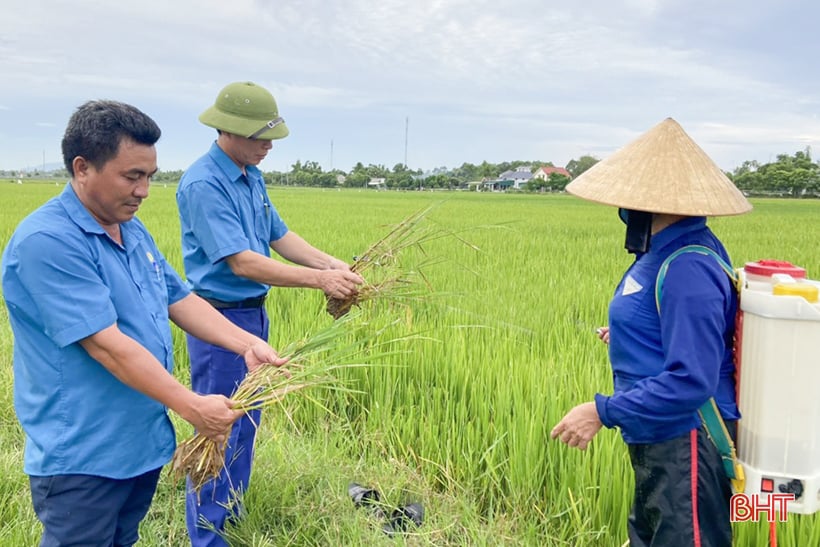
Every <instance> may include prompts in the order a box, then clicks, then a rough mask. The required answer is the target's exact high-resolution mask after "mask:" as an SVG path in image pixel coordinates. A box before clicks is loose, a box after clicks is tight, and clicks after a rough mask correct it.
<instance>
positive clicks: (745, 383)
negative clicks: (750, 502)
mask: <svg viewBox="0 0 820 547" xmlns="http://www.w3.org/2000/svg"><path fill="white" fill-rule="evenodd" d="M741 279H742V282H743V286H742V289H741V293H740V309H741V310H742V314H741V315H742V318H741V321H742V323H741V324H740V325H739V326H740V328H739V334H740V340H738V345H739V348H740V355H739V361H740V364H739V385H738V404H739V406H740V412H741V416H742V417H741V419H740V422H739V424H738V443H737V452H738V458H739V460H740V462H741V463H742V464H743V467H744V470H745V473H746V491H745V493H746V494H767V493H793V494H794V495H795V500H794V501H791V502H789V504H788V510H789V512H792V513H801V514H811V513H814V512H816V511H818V509H820V302H819V301H818V290H819V289H820V282H818V281H813V280H811V279H807V278H806V272H805V270H803V269H802V268H799V267H795V266H792V265H791V264H789V263H787V262H776V261H768V260H762V261H759V262H751V263H747V264H746V265H745V267H744V268H743V270H741Z"/></svg>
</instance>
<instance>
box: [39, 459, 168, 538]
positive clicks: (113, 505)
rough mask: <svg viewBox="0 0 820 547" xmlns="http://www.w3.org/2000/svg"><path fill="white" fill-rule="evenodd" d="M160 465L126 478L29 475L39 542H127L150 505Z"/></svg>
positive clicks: (137, 529) (137, 530) (136, 535)
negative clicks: (39, 528)
mask: <svg viewBox="0 0 820 547" xmlns="http://www.w3.org/2000/svg"><path fill="white" fill-rule="evenodd" d="M161 469H162V468H159V469H154V470H153V471H149V472H147V473H144V474H142V475H139V476H137V477H134V478H131V479H109V478H105V477H96V476H93V475H53V476H49V477H35V476H30V477H29V484H30V486H31V501H32V504H33V505H34V512H35V513H36V514H37V518H38V519H39V520H40V522H42V523H43V537H42V539H41V540H40V547H63V546H68V545H82V546H83V547H111V546H112V545H113V546H115V547H130V546H131V545H134V544H135V543H136V542H137V540H138V539H139V524H140V521H142V519H143V518H144V517H145V514H146V513H147V512H148V508H149V507H150V506H151V500H152V499H153V498H154V492H155V491H156V489H157V481H158V480H159V473H160V470H161Z"/></svg>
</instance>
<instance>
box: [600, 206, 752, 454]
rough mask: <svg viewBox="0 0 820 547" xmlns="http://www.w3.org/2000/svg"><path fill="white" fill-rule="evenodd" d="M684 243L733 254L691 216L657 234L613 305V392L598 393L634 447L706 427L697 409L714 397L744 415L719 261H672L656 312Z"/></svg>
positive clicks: (731, 301)
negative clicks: (660, 282)
mask: <svg viewBox="0 0 820 547" xmlns="http://www.w3.org/2000/svg"><path fill="white" fill-rule="evenodd" d="M686 245H704V246H706V247H710V248H711V249H713V250H715V251H717V252H718V254H719V255H721V257H723V258H724V259H725V260H726V261H727V262H729V257H728V255H727V253H726V250H725V249H724V247H723V245H722V244H721V243H720V241H719V240H718V239H717V237H715V235H714V234H713V233H712V231H711V230H710V229H709V228H708V227H707V226H706V219H705V218H704V217H689V218H686V219H684V220H681V221H679V222H676V223H675V224H673V225H671V226H669V227H667V228H665V229H664V230H661V231H660V232H658V233H657V234H655V235H653V236H652V240H651V247H650V250H649V252H647V253H645V254H639V255H638V256H637V257H636V260H635V262H634V263H633V264H632V266H631V267H630V268H629V269H628V270H627V272H626V274H625V275H624V277H623V279H622V280H621V282H620V284H619V285H618V288H617V289H616V291H615V296H614V297H613V299H612V302H611V303H610V307H609V327H610V344H609V358H610V362H611V364H612V372H613V377H614V382H615V390H614V394H613V395H612V396H605V395H601V394H597V395H596V396H595V405H596V408H597V410H598V415H599V417H600V418H601V422H602V423H603V424H604V425H605V426H607V427H616V426H617V427H619V428H620V430H621V434H622V436H623V438H624V441H625V442H627V443H630V444H645V443H657V442H663V441H666V440H669V439H672V438H675V437H678V436H680V435H683V434H684V433H686V432H687V431H689V430H691V429H693V428H695V427H698V426H699V425H700V418H699V417H698V415H697V410H698V408H700V407H701V406H702V405H703V404H704V403H705V402H706V401H708V400H709V398H710V397H715V400H716V401H717V403H718V407H719V408H720V411H721V414H722V415H723V417H724V418H725V419H730V420H732V419H737V418H739V412H738V409H737V405H736V402H735V381H734V370H735V369H734V364H733V362H732V338H733V336H734V326H735V313H736V310H737V294H736V292H735V290H734V288H733V287H732V284H731V282H730V280H729V277H728V276H727V275H726V273H725V272H724V271H723V270H722V269H721V267H720V265H719V264H718V263H717V261H716V260H715V259H714V258H713V257H710V256H706V255H702V254H700V253H684V254H682V255H680V256H678V257H677V258H675V259H674V260H673V261H672V263H671V264H670V266H669V269H668V271H667V273H666V278H665V280H664V286H663V294H662V295H661V309H660V314H659V313H658V309H657V305H656V302H655V281H656V278H657V275H658V270H659V269H660V267H661V264H662V263H663V261H664V260H665V259H666V258H667V257H668V256H669V255H670V254H672V253H673V252H674V251H676V250H677V249H679V248H681V247H684V246H686Z"/></svg>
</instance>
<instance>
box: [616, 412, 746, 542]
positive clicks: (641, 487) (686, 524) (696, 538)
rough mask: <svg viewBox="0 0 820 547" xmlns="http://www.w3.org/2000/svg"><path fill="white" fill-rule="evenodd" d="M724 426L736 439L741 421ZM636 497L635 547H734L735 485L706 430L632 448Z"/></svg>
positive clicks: (631, 522) (631, 534) (632, 519)
mask: <svg viewBox="0 0 820 547" xmlns="http://www.w3.org/2000/svg"><path fill="white" fill-rule="evenodd" d="M726 427H727V429H728V430H729V432H730V434H731V435H732V437H733V438H734V436H735V432H736V431H737V429H736V428H737V422H727V423H726ZM629 457H630V459H631V460H632V468H633V470H634V471H635V498H634V503H633V506H632V512H631V513H630V515H629V521H628V533H629V544H630V545H631V546H633V547H650V546H651V547H667V546H682V547H683V546H694V547H730V546H731V545H732V525H731V522H730V520H729V500H730V498H731V496H732V484H731V481H730V480H729V477H728V476H727V475H726V471H725V470H724V469H723V463H722V461H721V459H720V454H719V453H718V450H717V448H716V447H715V445H714V443H713V442H712V441H711V440H709V437H708V436H707V434H706V430H705V429H703V428H699V429H693V430H692V431H690V432H689V433H687V434H685V435H682V436H680V437H677V438H675V439H671V440H669V441H665V442H662V443H656V444H640V445H635V444H633V445H629Z"/></svg>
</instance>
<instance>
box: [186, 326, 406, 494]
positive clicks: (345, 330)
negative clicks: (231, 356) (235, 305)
mask: <svg viewBox="0 0 820 547" xmlns="http://www.w3.org/2000/svg"><path fill="white" fill-rule="evenodd" d="M359 316H360V314H349V315H347V316H346V317H344V318H342V319H340V320H339V321H334V322H333V323H331V324H330V325H329V326H328V327H325V328H323V329H321V330H319V331H317V332H315V333H313V334H311V335H308V336H306V337H305V338H303V339H302V340H299V341H296V342H292V343H290V344H288V345H287V346H286V347H285V348H283V349H282V350H280V355H281V356H282V357H284V358H286V359H287V360H288V362H287V364H286V365H285V366H283V367H281V368H278V367H273V366H262V367H259V368H257V369H255V370H254V371H253V372H250V373H249V374H248V375H247V376H246V377H245V379H244V380H243V381H242V382H241V383H240V384H239V386H237V388H236V390H235V391H234V393H233V394H232V395H231V397H230V399H231V400H232V401H233V402H234V406H233V408H234V409H235V410H241V411H245V412H247V411H249V410H253V409H264V408H269V407H273V406H277V405H281V403H282V402H283V401H284V400H285V398H286V397H289V396H290V395H291V394H293V393H296V392H303V391H304V390H306V389H307V388H316V387H323V388H324V389H332V390H336V391H352V390H350V389H349V388H347V387H346V386H344V385H343V384H342V383H341V382H340V381H339V379H338V375H336V374H335V373H336V372H338V371H339V370H340V369H343V368H349V367H361V366H372V365H373V364H376V363H377V362H380V363H383V362H384V360H385V359H386V358H388V357H391V356H395V355H398V354H400V353H403V352H402V351H401V350H398V349H393V348H394V346H395V345H396V343H398V342H401V341H405V340H410V339H412V338H416V336H415V335H406V336H399V337H393V338H388V339H386V340H384V339H381V337H382V336H383V334H384V333H385V331H386V330H387V329H389V328H390V327H392V326H394V325H396V324H398V323H399V321H398V320H395V321H392V322H390V323H388V324H386V325H384V326H382V327H377V326H374V325H373V324H372V323H368V322H365V321H359ZM280 408H282V407H281V406H280ZM226 444H227V441H225V442H223V443H216V442H214V441H212V440H211V439H209V438H207V437H205V436H203V435H201V434H199V433H195V434H194V436H193V437H191V438H190V439H187V440H185V441H183V442H182V443H180V444H179V446H178V447H177V449H176V451H175V452H174V456H173V458H172V460H171V469H172V472H173V474H174V476H175V477H176V478H177V479H180V478H182V477H184V476H186V475H187V476H188V477H189V478H190V479H191V484H192V487H193V489H194V490H195V491H196V492H199V491H200V490H201V489H202V487H203V486H204V485H205V484H206V483H207V482H208V481H210V480H212V479H214V478H216V477H217V476H218V475H219V473H220V471H221V470H222V468H223V467H224V466H225V449H226Z"/></svg>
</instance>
